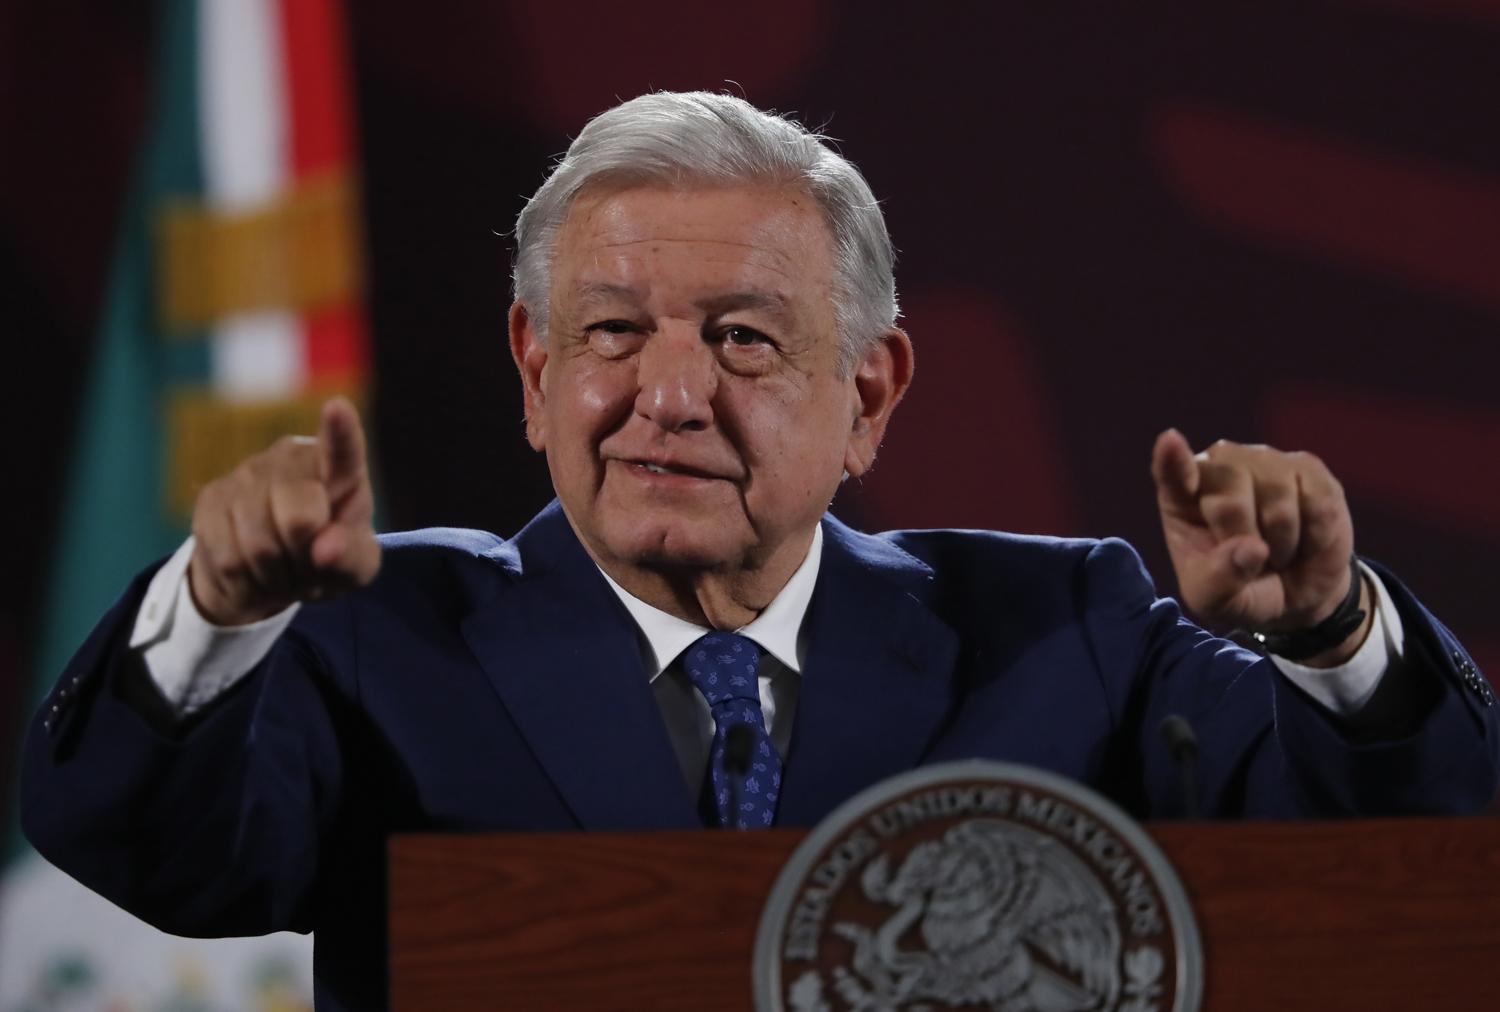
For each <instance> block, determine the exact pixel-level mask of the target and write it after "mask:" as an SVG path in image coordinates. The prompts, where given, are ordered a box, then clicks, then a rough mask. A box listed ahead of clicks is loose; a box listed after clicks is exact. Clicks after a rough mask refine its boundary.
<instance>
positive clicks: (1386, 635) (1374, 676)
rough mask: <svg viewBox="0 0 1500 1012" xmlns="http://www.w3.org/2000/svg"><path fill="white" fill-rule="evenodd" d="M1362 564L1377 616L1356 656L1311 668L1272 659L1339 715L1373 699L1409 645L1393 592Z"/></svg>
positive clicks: (1361, 567)
mask: <svg viewBox="0 0 1500 1012" xmlns="http://www.w3.org/2000/svg"><path fill="white" fill-rule="evenodd" d="M1359 568H1360V570H1361V571H1362V572H1363V573H1364V575H1365V579H1367V580H1369V581H1370V586H1371V587H1373V588H1374V589H1375V601H1376V603H1375V618H1374V620H1373V623H1372V624H1371V626H1370V635H1369V637H1368V638H1366V640H1365V642H1364V645H1363V646H1362V647H1360V648H1359V650H1358V651H1357V652H1356V653H1355V655H1354V656H1353V657H1351V658H1349V660H1348V661H1347V662H1346V663H1344V664H1341V665H1339V666H1338V667H1336V668H1309V667H1307V666H1306V665H1305V664H1298V663H1297V662H1296V661H1289V660H1287V659H1286V658H1285V657H1277V656H1276V655H1275V654H1272V655H1271V661H1272V663H1274V664H1275V665H1276V667H1278V668H1280V669H1281V673H1282V674H1283V675H1285V676H1286V677H1287V678H1288V679H1289V680H1290V681H1291V683H1292V684H1293V685H1295V686H1297V688H1299V689H1301V690H1302V691H1303V692H1305V693H1307V694H1308V695H1309V696H1311V697H1312V698H1313V699H1316V700H1317V701H1318V702H1319V703H1322V704H1323V705H1324V706H1325V707H1327V708H1328V709H1330V710H1332V711H1333V712H1334V713H1336V714H1338V715H1339V716H1340V717H1349V716H1353V715H1354V714H1355V713H1358V712H1359V709H1360V708H1361V707H1362V706H1364V705H1365V704H1366V703H1368V702H1369V701H1370V697H1371V696H1373V695H1375V689H1376V687H1377V686H1379V685H1380V679H1381V678H1382V677H1383V676H1384V675H1385V672H1386V669H1387V668H1389V667H1390V665H1391V663H1392V662H1399V661H1400V659H1401V657H1402V654H1403V649H1404V647H1405V645H1406V634H1405V630H1404V629H1402V626H1401V615H1400V613H1399V612H1397V611H1396V603H1395V602H1394V601H1393V600H1391V595H1390V592H1389V591H1387V590H1386V589H1385V584H1383V583H1381V582H1380V577H1378V576H1376V575H1375V572H1374V570H1372V569H1370V567H1369V566H1366V565H1365V564H1364V563H1363V562H1361V563H1360V564H1359Z"/></svg>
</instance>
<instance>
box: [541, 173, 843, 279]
mask: <svg viewBox="0 0 1500 1012" xmlns="http://www.w3.org/2000/svg"><path fill="white" fill-rule="evenodd" d="M830 238H831V236H830V234H829V232H828V229H827V225H826V223H825V222H824V220H823V216H822V214H821V213H820V212H819V211H818V209H817V207H816V205H815V204H814V203H813V201H812V198H811V197H809V196H808V195H807V194H806V193H805V192H803V191H801V190H796V189H792V188H788V187H757V186H715V187H698V188H687V189H674V188H668V187H634V188H629V189H622V190H606V191H601V192H587V191H586V192H585V193H584V194H583V195H581V196H580V197H579V198H578V200H577V201H576V202H575V203H574V206H573V209H572V211H571V212H570V213H569V215H568V216H567V218H566V219H565V220H564V221H563V225H562V229H561V232H560V234H559V236H558V252H559V255H560V256H564V257H566V256H567V255H568V254H570V253H573V254H583V255H584V257H586V258H587V259H588V260H593V261H596V262H598V261H603V260H608V259H625V260H629V259H631V258H639V257H645V256H653V257H664V258H667V259H671V258H673V257H687V258H706V259H707V260H708V261H709V262H719V263H723V264H725V265H732V264H735V263H739V262H743V263H746V264H751V265H758V266H763V267H767V268H770V269H773V270H787V269H789V268H795V269H797V270H805V269H807V268H809V267H813V266H814V263H813V261H816V260H822V259H826V258H827V257H828V256H829V254H830V253H831V244H830Z"/></svg>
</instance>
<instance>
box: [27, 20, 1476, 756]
mask: <svg viewBox="0 0 1500 1012" xmlns="http://www.w3.org/2000/svg"><path fill="white" fill-rule="evenodd" d="M151 8H152V5H151V4H150V3H149V2H147V0H130V2H123V0H4V2H0V334H3V335H4V336H3V345H0V426H3V431H4V436H5V443H4V446H5V450H6V453H7V456H8V458H9V460H8V465H9V466H8V467H7V469H6V473H7V475H8V480H7V482H6V483H5V491H4V494H0V577H3V578H0V700H3V701H4V704H5V705H4V706H0V723H3V725H4V726H7V727H8V726H11V725H12V724H13V722H14V721H13V715H12V714H9V713H6V712H4V710H5V709H6V707H12V708H13V706H14V702H13V701H14V700H15V698H16V696H17V686H18V684H19V682H20V680H21V678H22V671H23V670H24V664H25V659H26V656H27V651H28V649H29V647H30V643H31V640H30V636H31V634H32V630H33V629H34V627H35V623H36V618H37V613H36V609H37V602H38V601H39V599H40V595H39V592H38V589H39V586H40V585H41V582H42V581H43V579H44V576H45V570H46V562H47V559H48V553H49V551H50V547H51V537H52V534H53V531H52V526H51V521H52V518H53V517H54V516H55V513H56V505H57V502H58V497H59V492H60V490H59V487H58V483H59V479H60V476H61V475H62V473H63V463H64V459H65V455H66V453H67V451H68V447H69V441H70V438H71V423H72V417H73V413H74V409H75V405H76V398H77V392H78V385H79V379H80V377H81V371H82V368H83V366H84V364H85V362H86V360H87V356H88V353H89V350H90V346H91V342H92V328H93V324H94V317H95V314H96V311H97V308H98V298H99V292H100V286H101V282H102V278H103V275H104V270H105V266H106V259H107V254H108V246H109V242H110V238H111V233H112V229H113V225H114V220H115V216H116V214H117V211H118V207H119V200H120V197H121V194H122V192H123V184H124V180H125V175H126V173H127V171H128V168H129V164H130V159H131V155H132V151H133V146H134V143H135V141H136V138H137V135H138V130H139V126H140V123H141V120H142V116H143V109H142V100H143V94H144V83H145V81H146V79H147V74H148V72H149V67H148V54H149V42H150V16H151ZM351 14H352V20H353V24H354V30H355V47H354V48H355V52H356V56H357V60H358V74H359V100H360V116H361V127H362V132H363V145H364V156H365V190H366V200H367V207H368V218H369V242H370V251H371V261H372V265H373V271H372V276H373V284H372V297H371V298H372V306H371V308H372V314H373V320H374V330H375V341H376V361H377V369H378V384H379V386H378V392H377V397H376V401H375V424H376V429H377V435H378V439H379V446H380V464H381V468H382V472H383V479H384V485H385V489H386V492H387V498H388V503H389V514H390V523H389V525H388V526H390V527H392V528H406V527H414V526H421V525H428V524H457V525H469V526H478V527H486V528H489V529H492V530H496V531H500V532H502V533H506V534H509V533H512V532H514V531H515V530H516V529H517V528H518V527H519V526H520V524H521V523H522V522H523V521H524V520H525V519H526V518H527V517H528V516H529V515H530V514H531V513H532V512H533V511H534V510H536V509H537V508H538V507H539V506H540V505H541V504H543V503H544V502H545V501H546V500H547V499H548V498H549V497H550V491H549V488H548V484H547V479H546V473H545V469H544V467H543V466H542V464H541V462H540V461H539V460H538V459H536V458H535V457H534V456H533V455H532V454H531V452H530V450H529V449H527V447H526V446H525V443H524V440H523V439H522V429H521V408H520V399H519V395H518V391H517V388H516V382H515V380H514V378H513V375H512V367H511V365H510V363H509V360H508V357H507V354H506V351H505V343H504V320H505V310H506V305H507V300H508V294H507V282H506V271H507V268H508V264H509V257H510V246H509V242H508V240H507V239H506V238H504V237H503V233H505V232H506V231H507V230H508V229H509V227H510V223H511V222H512V220H513V219H514V216H515V213H516V211H517V210H518V208H519V206H520V203H521V200H522V196H523V195H524V194H526V193H529V192H530V191H532V190H533V189H535V187H536V186H537V185H538V183H539V182H540V181H541V179H542V176H543V173H544V171H545V170H546V168H547V165H548V164H549V158H550V156H552V155H554V154H555V153H557V152H559V151H561V150H562V149H563V148H564V147H565V146H566V144H567V139H568V136H569V135H570V134H571V133H574V132H576V131H577V129H578V127H579V126H580V125H581V123H582V122H583V121H584V119H586V118H587V116H588V115H590V114H592V113H594V112H596V111H598V110H599V109H601V108H603V107H605V106H606V105H609V104H611V103H612V102H613V100H614V98H615V96H621V97H628V96H630V95H633V94H637V93H639V92H640V91H642V90H644V89H646V88H649V87H657V88H685V87H708V88H725V87H729V88H732V89H734V90H736V91H737V92H742V93H744V94H746V95H748V97H749V98H750V99H751V100H753V101H755V102H757V103H759V104H761V105H765V106H774V107H776V108H779V109H783V110H793V111H795V112H796V113H797V114H798V115H799V116H800V117H801V118H802V119H804V120H805V121H807V122H810V123H813V124H820V125H825V126H826V129H827V131H828V132H829V133H831V134H832V135H834V136H836V137H837V138H839V139H840V145H841V147H842V149H843V151H844V152H845V153H846V154H847V155H849V156H850V157H851V158H853V159H854V160H855V161H856V163H857V164H859V166H860V167H861V168H862V169H863V170H864V171H865V172H866V174H867V175H868V176H869V178H870V181H871V183H872V185H873V186H874V188H875V191H876V193H877V194H878V195H879V196H880V198H881V199H882V200H883V201H884V206H885V208H886V212H887V215H888V217H889V221H890V225H891V230H892V232H893V234H894V236H895V240H896V243H897V245H898V246H899V247H900V250H901V259H900V264H899V268H898V281H899V284H900V287H901V291H902V298H903V302H904V305H905V308H906V323H905V325H906V326H907V327H908V329H909V330H910V332H911V333H912V335H913V337H914V340H915V341H916V345H917V349H918V358H917V361H918V371H917V382H916V385H915V387H914V388H913V392H912V394H911V396H910V399H909V401H908V402H907V403H906V404H905V405H903V407H902V408H901V409H900V411H899V412H898V414H897V416H896V419H895V422H894V427H893V429H892V432H891V435H890V438H889V440H888V443H887V446H886V447H885V449H884V450H883V452H882V457H881V460H880V462H879V464H878V465H877V467H876V469H875V470H874V472H873V473H872V475H871V476H870V477H869V478H868V479H867V480H866V481H864V482H863V483H860V484H858V485H852V487H847V488H846V490H845V492H844V493H842V494H841V496H840V500H839V502H838V503H837V504H836V507H835V508H836V511H837V512H839V513H840V515H842V516H844V517H845V518H846V519H848V520H850V521H851V522H855V523H857V524H859V525H863V526H867V527H887V526H896V525H902V526H917V525H921V526H930V525H962V526H996V527H1008V528H1011V529H1018V530H1027V531H1044V532H1057V533H1076V534H1086V535H1121V536H1123V537H1126V538H1128V539H1129V540H1131V541H1132V542H1134V543H1135V544H1136V545H1137V547H1138V548H1139V549H1140V550H1141V551H1142V553H1143V555H1144V556H1145V557H1146V559H1147V562H1148V564H1149V565H1150V567H1151V569H1152V571H1153V573H1155V574H1156V576H1157V578H1158V580H1159V581H1160V582H1161V583H1162V585H1163V586H1164V588H1166V589H1168V590H1170V588H1171V575H1170V571H1169V569H1168V566H1167V564H1166V559H1165V552H1164V550H1163V549H1162V547H1161V544H1160V534H1159V531H1158V527H1157V521H1156V516H1155V507H1154V500H1153V494H1152V488H1151V482H1150V478H1149V475H1148V473H1147V459H1148V455H1149V450H1150V446H1151V442H1152V439H1153V437H1154V436H1155V435H1156V433H1157V432H1158V431H1159V430H1161V429H1162V428H1164V427H1166V426H1167V425H1177V426H1178V427H1180V428H1182V429H1183V430H1184V431H1185V432H1186V433H1187V434H1188V435H1189V437H1190V438H1191V439H1192V440H1193V441H1194V442H1195V444H1202V443H1204V442H1206V441H1208V440H1211V439H1214V438H1218V437H1226V438H1231V439H1239V440H1271V441H1274V442H1276V443H1278V444H1279V445H1284V446H1298V447H1304V448H1308V449H1312V450H1315V451H1317V452H1319V453H1321V454H1323V455H1324V456H1325V458H1326V459H1328V460H1329V462H1330V463H1331V464H1332V465H1333V466H1334V468H1335V470H1336V471H1337V473H1338V474H1339V475H1340V476H1341V477H1342V478H1343V479H1344V481H1345V483H1346V486H1347V487H1348V489H1349V493H1350V499H1351V501H1352V502H1353V504H1354V508H1355V513H1356V520H1357V525H1358V526H1357V529H1358V537H1359V548H1360V549H1361V550H1362V551H1364V552H1366V553H1368V554H1371V555H1374V556H1377V557H1379V558H1380V559H1382V560H1384V561H1386V562H1387V563H1389V564H1390V565H1392V566H1393V567H1394V568H1395V569H1396V570H1397V571H1398V572H1399V573H1400V574H1401V575H1402V576H1403V577H1405V578H1406V579H1407V580H1408V581H1409V582H1410V583H1411V584H1412V585H1413V586H1414V587H1415V588H1416V589H1417V590H1418V591H1419V592H1420V593H1421V594H1422V595H1423V597H1424V598H1425V599H1426V600H1427V601H1429V602H1430V603H1431V604H1432V605H1433V606H1434V608H1435V609H1436V610H1437V611H1438V612H1439V614H1440V615H1441V616H1442V617H1443V618H1444V619H1445V620H1446V621H1447V622H1449V624H1451V625H1452V626H1453V627H1454V628H1455V629H1456V630H1457V631H1458V632H1459V633H1460V634H1461V635H1462V636H1463V637H1464V638H1465V640H1466V642H1468V643H1469V644H1470V645H1471V646H1472V648H1473V649H1474V651H1475V653H1476V655H1477V656H1478V658H1479V660H1480V661H1481V663H1482V664H1483V663H1485V662H1486V661H1488V662H1489V664H1490V666H1492V667H1494V668H1495V669H1497V670H1500V630H1496V629H1495V628H1494V620H1493V618H1492V616H1494V615H1495V614H1496V613H1497V612H1500V581H1497V580H1496V578H1495V574H1496V573H1500V506H1497V505H1496V501H1497V498H1496V497H1497V494H1500V466H1497V463H1496V462H1497V460H1500V393H1497V391H1496V389H1495V376H1496V367H1497V365H1500V326H1497V324H1500V129H1497V126H1496V125H1497V124H1500V0H1388V2H1380V0H1253V2H1251V0H1220V2H1218V3H1214V4H1204V3H1201V2H1189V0H1183V2H1171V3H1167V2H1159V3H1134V4H1103V3H1100V4H1083V3H1069V2H1062V0H1035V2H1026V3H1023V2H1019V0H1016V2H1004V3H977V2H975V3H944V2H933V0H928V2H923V3H895V2H874V0H862V2H854V0H847V2H843V3H838V2H832V0H828V2H815V0H757V2H753V3H752V2H734V3H725V2H721V3H717V4H705V3H702V2H701V0H698V2H688V0H655V2H647V0H636V2H634V3H630V4H622V3H619V2H609V3H606V2H600V0H587V2H574V3H566V2H561V0H509V2H504V0H424V2H421V3H415V2H411V0H352V3H351ZM726 82H733V84H726ZM143 561H144V560H143Z"/></svg>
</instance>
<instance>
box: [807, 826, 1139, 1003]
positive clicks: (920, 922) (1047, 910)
mask: <svg viewBox="0 0 1500 1012" xmlns="http://www.w3.org/2000/svg"><path fill="white" fill-rule="evenodd" d="M860 885H861V888H862V889H863V892H864V894H865V896H866V897H867V898H869V899H870V900H873V901H875V902H877V903H883V904H887V905H889V906H892V907H895V908H896V909H895V912H894V913H892V914H891V915H890V917H889V918H888V919H887V920H886V921H885V922H884V923H883V924H881V925H880V926H879V927H878V928H876V929H875V930H873V931H872V930H870V929H869V928H867V927H865V926H864V925H861V924H855V923H851V922H841V923H836V924H834V925H833V930H834V932H835V933H837V934H838V935H840V936H842V937H844V938H846V939H848V940H849V941H850V942H852V943H853V945H854V958H853V961H852V962H853V965H852V967H851V968H849V969H846V968H843V967H839V968H837V969H836V970H835V972H834V979H835V987H836V988H837V990H838V993H839V995H840V996H841V997H842V998H843V999H844V1000H845V1001H846V1002H848V1003H849V1006H850V1007H851V1008H852V1009H855V1010H857V1012H896V1010H897V1009H904V1008H910V1007H912V1005H913V1004H915V1003H922V1002H924V1001H939V1002H942V1003H944V1004H946V1005H949V1006H961V1005H977V1006H981V1007H988V1008H991V1009H993V1010H995V1012H1086V1010H1091V1009H1107V1008H1112V1007H1113V1006H1114V1004H1115V1000H1116V999H1117V998H1118V996H1119V993H1120V974H1119V965H1120V932H1119V929H1118V928H1117V927H1116V917H1115V904H1114V901H1113V900H1111V899H1110V896H1109V893H1108V892H1107V891H1106V890H1105V889H1104V887H1103V886H1102V885H1101V884H1100V883H1099V881H1098V879H1097V878H1096V877H1095V876H1094V875H1093V874H1092V873H1091V872H1090V871H1089V870H1088V868H1086V867H1085V866H1084V865H1083V862H1082V861H1080V860H1078V858H1076V857H1074V856H1073V855H1072V854H1071V853H1069V852H1068V851H1066V850H1064V849H1063V848H1061V847H1059V846H1057V845H1056V844H1054V843H1053V841H1052V840H1050V839H1048V838H1047V837H1045V836H1042V835H1041V834H1039V833H1036V832H1033V831H1032V830H1030V829H1027V828H1025V827H1023V826H1017V825H1014V824H1011V823H1006V822H1001V821H999V820H995V819H974V820H971V821H969V822H964V823H960V824H959V825H957V826H955V827H953V828H952V829H950V830H949V831H948V832H947V833H946V834H945V835H944V836H943V837H942V839H941V840H933V841H928V842H926V843H922V844H918V845H917V846H916V847H915V848H913V849H912V851H911V853H910V854H908V855H907V857H906V860H905V861H903V862H902V863H901V867H900V870H898V871H897V872H896V873H895V875H891V874H890V869H889V858H888V856H887V855H885V854H881V855H880V856H878V857H876V858H874V859H873V860H871V861H870V863H869V864H868V865H866V866H865V870H864V874H863V875H862V876H861V879H860ZM909 933H910V936H912V937H913V940H920V942H921V945H920V946H919V947H917V946H911V945H910V943H903V938H905V937H907V936H908V935H909ZM851 970H852V972H851Z"/></svg>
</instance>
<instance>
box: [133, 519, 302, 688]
mask: <svg viewBox="0 0 1500 1012" xmlns="http://www.w3.org/2000/svg"><path fill="white" fill-rule="evenodd" d="M193 544H194V541H193V539H192V538H188V539H187V540H186V541H185V542H183V544H182V547H181V548H179V549H177V551H176V553H175V554H174V555H173V556H172V557H171V558H170V559H168V560H167V563H166V565H164V566H162V567H161V569H159V570H157V573H156V576H154V577H152V579H151V585H150V586H149V587H147V588H146V596H145V598H143V599H142V601H141V608H140V611H139V612H137V613H136V617H135V628H134V629H133V630H132V631H131V634H130V646H131V647H132V648H133V649H137V650H140V651H141V654H142V657H143V658H144V659H145V662H146V670H147V671H149V672H150V673H151V680H152V681H154V682H155V683H156V687H157V688H158V689H160V690H161V694H162V695H163V696H165V697H166V700H167V702H168V703H170V704H171V705H172V707H173V708H174V709H175V710H176V711H177V712H178V714H180V715H182V716H186V715H187V714H190V713H192V712H193V711H195V710H200V709H202V708H203V707H204V706H207V705H208V704H209V703H211V702H212V701H213V700H215V699H217V698H218V697H219V696H220V695H221V694H222V693H223V692H225V691H226V690H227V689H229V687H230V686H232V685H234V683H235V682H238V681H239V680H240V679H241V678H244V677H245V676H246V675H248V674H249V673H250V672H251V670H253V669H254V668H255V666H256V665H257V664H259V663H260V662H261V661H262V660H263V659H264V658H265V656H266V654H268V653H270V652H271V647H272V646H274V645H275V643H276V640H277V638H278V637H279V636H280V635H281V634H282V633H283V632H285V631H286V627H287V626H288V625H290V624H291V621H292V617H293V616H295V615H296V614H297V609H298V608H299V607H301V605H297V604H293V605H291V606H290V607H288V608H286V609H284V610H282V611H280V612H278V613H276V614H275V615H272V616H271V617H270V618H266V619H261V620H260V621H259V622H253V623H251V624H250V625H241V626H218V625H214V624H213V623H212V622H209V621H208V620H207V619H205V618H204V617H203V616H202V615H200V614H199V613H198V606H197V605H196V604H194V603H193V593H192V590H191V589H190V588H189V586H188V563H189V562H190V561H191V560H192V557H193Z"/></svg>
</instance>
